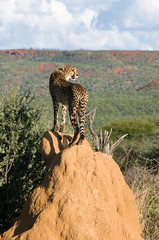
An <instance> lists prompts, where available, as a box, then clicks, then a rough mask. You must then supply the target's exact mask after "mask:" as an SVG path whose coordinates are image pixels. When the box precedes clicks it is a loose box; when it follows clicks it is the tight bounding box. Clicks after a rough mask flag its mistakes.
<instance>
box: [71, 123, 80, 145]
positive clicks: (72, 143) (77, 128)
mask: <svg viewBox="0 0 159 240" xmlns="http://www.w3.org/2000/svg"><path fill="white" fill-rule="evenodd" d="M79 132H80V129H79V127H76V130H75V133H74V136H73V139H72V142H71V143H70V144H69V147H72V146H73V145H75V141H76V139H77V137H78V134H79Z"/></svg>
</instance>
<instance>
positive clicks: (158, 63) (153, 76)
mask: <svg viewBox="0 0 159 240" xmlns="http://www.w3.org/2000/svg"><path fill="white" fill-rule="evenodd" d="M62 64H73V65H75V66H77V68H78V69H79V74H80V76H79V80H78V82H79V83H81V84H82V85H84V86H85V87H86V89H87V90H88V91H89V92H90V93H97V92H98V93H102V92H105V91H108V90H109V91H110V90H111V91H123V90H124V91H133V90H137V89H140V88H142V87H144V86H145V85H147V84H149V83H150V82H151V81H154V82H159V71H158V68H159V52H158V51H154V52H153V51H83V50H78V51H58V50H33V49H30V50H25V49H23V50H3V51H0V72H1V73H0V86H1V89H3V88H7V87H8V86H9V87H13V86H21V87H23V88H27V87H31V88H32V89H34V90H35V91H36V92H37V94H38V95H41V94H42V95H43V94H44V95H45V94H47V92H48V78H49V76H50V73H51V72H52V71H53V70H54V69H55V68H57V67H59V66H61V65H62ZM153 87H154V88H155V85H153Z"/></svg>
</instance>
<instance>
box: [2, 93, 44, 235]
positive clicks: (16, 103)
mask: <svg viewBox="0 0 159 240" xmlns="http://www.w3.org/2000/svg"><path fill="white" fill-rule="evenodd" d="M33 98H34V97H33V96H32V95H31V94H30V93H29V92H27V93H25V94H19V93H17V92H15V91H13V92H12V93H10V96H8V97H5V95H3V96H2V95H1V102H0V142H1V145H0V206H1V207H0V216H1V217H0V232H3V231H4V230H6V229H7V228H9V227H10V225H11V224H12V222H13V219H15V217H17V216H18V215H19V213H20V211H21V209H22V207H23V205H24V203H25V201H26V199H27V198H28V196H29V195H30V193H31V192H32V190H33V189H34V188H35V187H37V186H38V185H39V183H40V182H41V179H42V178H43V174H44V170H45V166H44V163H43V161H42V159H41V155H40V153H39V150H38V149H39V140H40V138H41V135H42V134H43V132H44V128H43V127H42V122H41V121H40V118H41V109H40V108H39V107H36V106H33Z"/></svg>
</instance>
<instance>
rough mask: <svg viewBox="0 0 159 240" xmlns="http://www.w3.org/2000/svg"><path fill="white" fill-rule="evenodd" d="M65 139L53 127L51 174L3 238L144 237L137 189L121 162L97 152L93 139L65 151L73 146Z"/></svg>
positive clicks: (45, 143) (47, 141) (47, 145)
mask: <svg viewBox="0 0 159 240" xmlns="http://www.w3.org/2000/svg"><path fill="white" fill-rule="evenodd" d="M64 139H65V140H66V139H67V137H66V136H63V135H62V140H59V138H58V136H57V134H55V135H54V134H52V133H51V132H47V133H46V134H45V135H44V138H43V140H42V143H41V149H42V152H43V156H44V157H46V159H47V161H46V163H47V167H48V173H47V174H46V176H45V179H44V181H43V183H42V184H41V185H40V186H39V187H38V188H36V189H35V190H34V192H33V194H32V195H31V197H30V199H28V201H27V202H26V205H25V207H24V209H23V211H22V213H21V215H20V217H19V218H18V219H17V220H16V221H15V223H14V225H13V227H12V228H10V229H9V230H8V231H7V232H5V233H4V234H3V235H2V236H1V238H0V239H2V240H10V239H18V240H19V239H20V240H24V239H27V240H62V239H64V240H141V239H143V238H142V233H141V229H140V225H139V222H138V212H137V208H136V204H135V200H134V196H133V193H132V191H131V190H130V189H129V187H128V186H127V184H126V183H125V181H124V178H123V176H122V173H121V171H120V169H119V167H118V165H117V164H116V163H115V162H114V160H113V159H111V158H109V157H107V156H106V155H104V154H102V153H95V152H93V151H92V149H91V147H90V145H89V143H88V142H87V141H85V142H84V144H83V145H82V146H73V147H71V148H67V149H65V150H61V149H63V147H66V146H67V142H68V141H64ZM64 142H65V144H64ZM49 149H50V150H49ZM50 151H51V152H52V153H50ZM48 156H53V158H52V159H51V158H50V159H51V160H50V159H49V158H48ZM49 162H50V165H49Z"/></svg>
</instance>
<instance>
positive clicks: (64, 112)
mask: <svg viewBox="0 0 159 240" xmlns="http://www.w3.org/2000/svg"><path fill="white" fill-rule="evenodd" d="M66 109H67V107H66V105H62V122H61V126H60V132H64V131H65V122H66Z"/></svg>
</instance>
